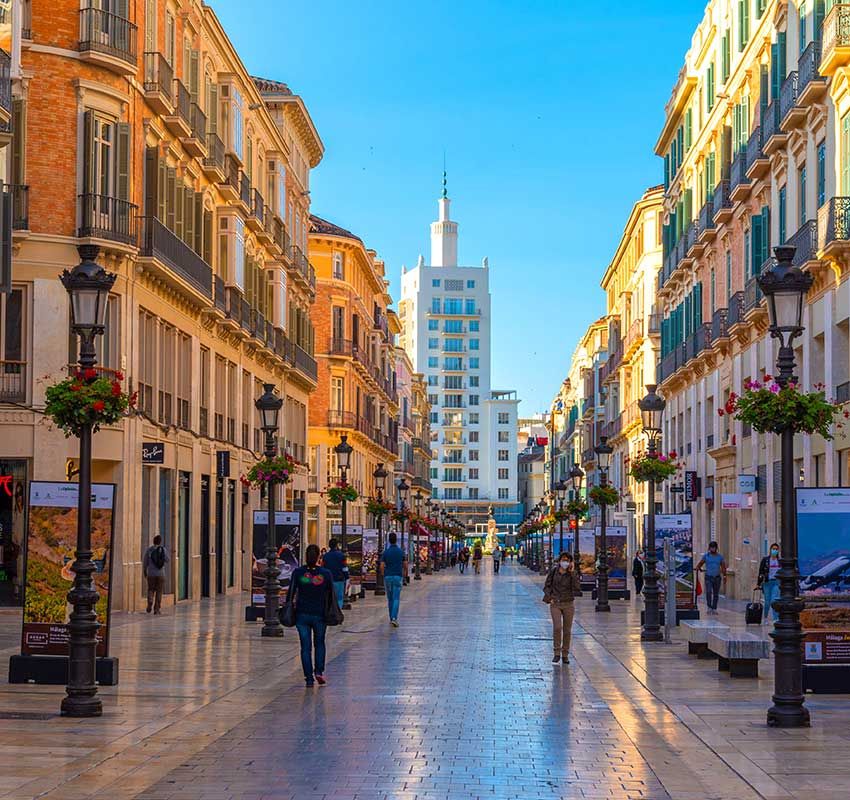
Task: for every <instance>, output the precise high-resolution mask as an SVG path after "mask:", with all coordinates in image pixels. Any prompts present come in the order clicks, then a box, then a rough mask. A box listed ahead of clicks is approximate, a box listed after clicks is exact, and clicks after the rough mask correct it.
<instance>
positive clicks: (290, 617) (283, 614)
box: [277, 584, 298, 628]
mask: <svg viewBox="0 0 850 800" xmlns="http://www.w3.org/2000/svg"><path fill="white" fill-rule="evenodd" d="M297 591H298V590H297V589H296V587H295V584H290V587H289V592H288V593H287V594H288V597H287V599H286V602H285V603H284V604H283V605H282V606H281V607H280V609H279V610H278V612H277V616H278V619H279V620H280V624H281V625H283V627H284V628H294V627H295V602H294V600H295V593H296V592H297Z"/></svg>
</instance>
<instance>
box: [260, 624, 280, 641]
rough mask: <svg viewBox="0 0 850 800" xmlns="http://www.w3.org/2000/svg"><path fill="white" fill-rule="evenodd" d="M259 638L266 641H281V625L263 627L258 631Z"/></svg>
mask: <svg viewBox="0 0 850 800" xmlns="http://www.w3.org/2000/svg"><path fill="white" fill-rule="evenodd" d="M260 636H262V637H263V638H267V639H282V638H283V625H273V626H269V627H266V626H265V625H264V626H263V629H262V631H260Z"/></svg>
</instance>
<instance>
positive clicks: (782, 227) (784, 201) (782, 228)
mask: <svg viewBox="0 0 850 800" xmlns="http://www.w3.org/2000/svg"><path fill="white" fill-rule="evenodd" d="M787 215H788V187H787V186H780V187H779V243H780V244H785V240H786V239H787V238H788V236H787V234H788V230H787V226H786V223H787V219H786V218H787ZM760 266H761V265H760V264H753V267H754V268H758V267H760ZM751 274H753V273H751Z"/></svg>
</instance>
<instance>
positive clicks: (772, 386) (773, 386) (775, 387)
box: [769, 383, 779, 394]
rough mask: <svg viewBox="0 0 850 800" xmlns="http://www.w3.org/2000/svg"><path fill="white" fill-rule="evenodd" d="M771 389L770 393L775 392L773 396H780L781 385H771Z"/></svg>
mask: <svg viewBox="0 0 850 800" xmlns="http://www.w3.org/2000/svg"><path fill="white" fill-rule="evenodd" d="M769 388H770V391H771V392H773V394H779V384H778V383H771V384H770V387H769Z"/></svg>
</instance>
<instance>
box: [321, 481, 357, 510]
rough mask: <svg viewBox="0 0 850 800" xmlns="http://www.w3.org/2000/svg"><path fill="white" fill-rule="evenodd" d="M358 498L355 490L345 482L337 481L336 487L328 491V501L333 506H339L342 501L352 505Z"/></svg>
mask: <svg viewBox="0 0 850 800" xmlns="http://www.w3.org/2000/svg"><path fill="white" fill-rule="evenodd" d="M358 497H359V495H358V494H357V490H356V489H355V488H354V487H353V486H351V485H349V484H347V483H346V482H345V481H338V482H337V484H336V486H332V487H331V488H330V489H328V500H329V501H330V502H331V503H332V504H333V505H335V506H338V505H340V504H341V503H342V501H343V500H345V502H346V503H353V502H354V501H355V500H356V499H357V498H358Z"/></svg>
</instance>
